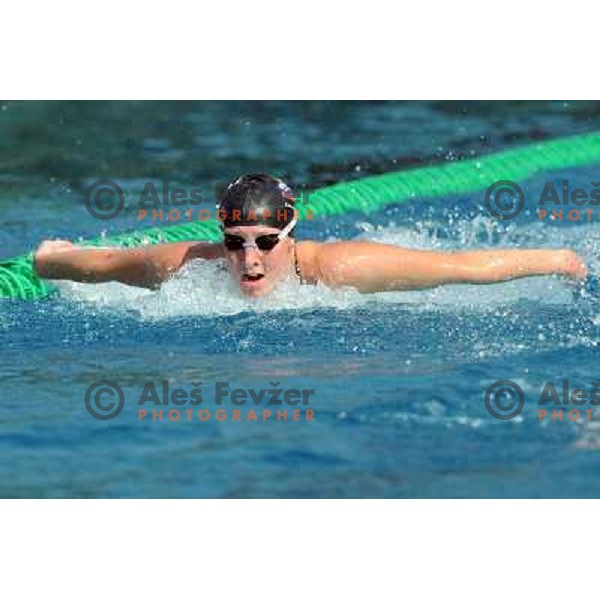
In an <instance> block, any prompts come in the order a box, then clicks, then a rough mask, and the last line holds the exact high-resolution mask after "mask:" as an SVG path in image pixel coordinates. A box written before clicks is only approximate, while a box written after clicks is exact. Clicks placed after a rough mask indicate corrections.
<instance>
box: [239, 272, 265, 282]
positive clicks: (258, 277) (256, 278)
mask: <svg viewBox="0 0 600 600" xmlns="http://www.w3.org/2000/svg"><path fill="white" fill-rule="evenodd" d="M264 276H265V275H264V273H256V274H254V275H249V274H248V273H245V274H244V275H242V281H244V282H255V281H260V280H261V279H262V278H263V277H264Z"/></svg>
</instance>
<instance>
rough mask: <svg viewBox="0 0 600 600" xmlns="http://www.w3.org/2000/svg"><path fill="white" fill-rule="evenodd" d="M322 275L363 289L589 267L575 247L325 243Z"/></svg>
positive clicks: (572, 272) (319, 257) (578, 271)
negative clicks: (448, 248) (455, 248)
mask: <svg viewBox="0 0 600 600" xmlns="http://www.w3.org/2000/svg"><path fill="white" fill-rule="evenodd" d="M315 262H316V278H317V279H318V280H320V281H322V282H323V283H325V284H326V285H328V286H330V287H343V286H349V287H354V288H356V289H358V290H359V291H361V292H383V291H398V290H416V289H425V288H432V287H436V286H439V285H444V284H460V283H471V284H473V283H477V284H490V283H498V282H501V281H508V280H511V279H519V278H522V277H533V276H540V275H564V276H567V277H572V278H574V279H583V278H585V276H586V274H587V268H586V266H585V263H584V262H583V260H582V259H581V258H580V257H579V256H578V255H577V254H576V253H575V252H573V251H572V250H567V249H541V250H519V249H511V250H476V251H459V252H435V251H429V250H411V249H405V248H399V247H397V246H391V245H387V244H377V243H372V242H339V243H332V244H320V245H319V249H318V251H317V252H316V253H315Z"/></svg>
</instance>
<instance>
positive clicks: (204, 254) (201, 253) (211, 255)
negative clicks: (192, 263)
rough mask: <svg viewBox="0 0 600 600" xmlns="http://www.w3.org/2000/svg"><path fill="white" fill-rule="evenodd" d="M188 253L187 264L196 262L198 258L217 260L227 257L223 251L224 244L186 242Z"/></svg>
mask: <svg viewBox="0 0 600 600" xmlns="http://www.w3.org/2000/svg"><path fill="white" fill-rule="evenodd" d="M186 244H187V253H186V256H185V262H187V261H188V260H194V259H196V258H203V259H204V260H216V259H218V258H223V257H224V256H225V253H224V250H223V244H221V243H220V242H200V241H195V242H186Z"/></svg>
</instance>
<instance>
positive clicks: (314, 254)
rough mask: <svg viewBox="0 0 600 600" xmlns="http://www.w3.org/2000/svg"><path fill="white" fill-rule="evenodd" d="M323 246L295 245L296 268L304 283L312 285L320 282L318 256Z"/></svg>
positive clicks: (312, 244) (320, 243)
mask: <svg viewBox="0 0 600 600" xmlns="http://www.w3.org/2000/svg"><path fill="white" fill-rule="evenodd" d="M324 245H325V244H323V243H322V242H308V241H307V242H297V243H296V256H297V260H298V265H297V267H298V269H299V271H300V276H301V278H302V281H303V282H304V283H308V284H311V285H314V284H316V283H317V282H318V281H319V280H320V276H319V262H318V256H319V250H321V249H322V247H323V246H324Z"/></svg>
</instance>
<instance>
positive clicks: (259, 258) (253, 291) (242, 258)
mask: <svg viewBox="0 0 600 600" xmlns="http://www.w3.org/2000/svg"><path fill="white" fill-rule="evenodd" d="M279 233H280V230H279V229H277V228H275V227H265V226H262V225H256V226H254V225H252V226H242V227H228V228H227V229H225V231H224V234H225V236H226V238H227V237H228V236H234V237H229V239H230V240H231V241H233V242H234V243H235V242H236V240H235V238H241V239H243V240H244V243H250V244H254V242H255V240H256V238H258V237H261V236H276V235H277V234H279ZM238 241H239V240H238ZM292 244H293V241H292V240H290V238H289V237H285V238H284V239H283V240H281V241H280V242H279V243H278V244H277V245H275V246H274V247H273V248H272V249H271V250H260V249H259V248H256V247H254V246H252V247H245V248H244V247H242V248H240V249H235V250H231V249H228V248H227V246H225V256H226V258H227V262H228V266H229V272H230V273H231V275H232V277H233V279H234V281H235V282H236V284H237V285H238V286H239V288H240V290H241V291H242V293H243V294H245V295H246V296H252V297H255V298H257V297H259V296H264V295H265V294H268V293H269V292H270V291H271V290H272V289H273V288H274V287H275V286H276V285H277V283H278V282H279V281H280V280H281V279H283V278H284V277H285V276H286V274H287V273H288V272H289V266H290V249H291V245H292Z"/></svg>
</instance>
